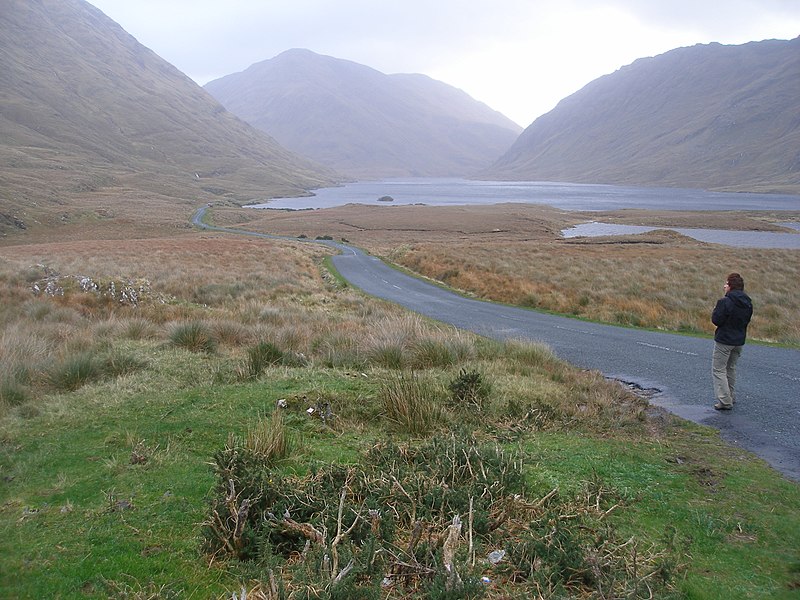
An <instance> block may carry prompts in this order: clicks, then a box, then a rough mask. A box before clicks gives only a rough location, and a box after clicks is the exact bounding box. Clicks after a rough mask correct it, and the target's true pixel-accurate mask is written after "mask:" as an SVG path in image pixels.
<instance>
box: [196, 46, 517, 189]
mask: <svg viewBox="0 0 800 600" xmlns="http://www.w3.org/2000/svg"><path fill="white" fill-rule="evenodd" d="M205 88H206V89H207V90H208V91H209V92H211V93H212V94H213V95H214V97H215V98H217V99H218V100H219V101H220V102H222V104H224V105H225V107H226V108H228V110H230V111H231V112H233V113H234V114H236V115H238V116H239V117H241V118H242V119H244V120H245V121H247V122H248V123H250V124H251V125H253V126H255V127H258V128H259V129H261V130H262V131H265V132H267V133H269V134H270V135H272V136H274V137H275V138H276V139H277V140H278V141H279V142H280V143H281V144H283V145H285V146H286V147H287V148H290V149H292V150H294V151H296V152H299V153H301V154H303V155H304V156H309V157H311V158H313V159H315V160H317V161H319V162H321V163H323V164H325V165H328V166H329V167H332V168H334V169H336V170H338V171H340V172H343V173H347V174H349V175H353V176H356V177H387V176H409V175H411V176H419V177H423V176H427V177H431V176H440V177H441V176H457V175H468V174H472V173H474V172H476V171H478V170H479V169H484V168H486V167H488V166H489V165H490V164H491V163H492V162H493V161H494V160H495V159H496V158H497V157H498V156H500V155H501V154H502V153H503V152H505V151H506V150H507V149H508V148H509V147H510V146H511V144H512V143H513V142H514V140H515V139H516V137H517V135H518V134H519V132H520V131H521V128H520V127H519V126H518V125H516V124H515V123H513V122H512V121H511V120H509V119H508V118H506V117H504V116H503V115H501V114H500V113H498V112H496V111H493V110H491V109H490V108H489V107H488V106H486V105H485V104H482V103H480V102H478V101H476V100H474V99H473V98H471V97H470V96H468V95H467V94H466V93H464V92H462V91H461V90H458V89H456V88H453V87H451V86H449V85H446V84H444V83H441V82H439V81H436V80H433V79H430V78H429V77H426V76H424V75H385V74H383V73H380V72H379V71H376V70H374V69H371V68H369V67H366V66H364V65H360V64H357V63H353V62H350V61H346V60H340V59H336V58H333V57H330V56H320V55H318V54H315V53H313V52H311V51H309V50H290V51H287V52H284V53H283V54H281V55H279V56H277V57H275V58H273V59H270V60H266V61H263V62H260V63H257V64H254V65H252V66H251V67H250V68H248V69H246V70H245V71H243V72H241V73H235V74H232V75H228V76H226V77H223V78H221V79H217V80H215V81H212V82H210V83H208V84H206V86H205Z"/></svg>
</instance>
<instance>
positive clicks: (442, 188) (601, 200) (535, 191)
mask: <svg viewBox="0 0 800 600" xmlns="http://www.w3.org/2000/svg"><path fill="white" fill-rule="evenodd" d="M386 196H389V197H391V198H392V199H393V200H392V201H391V202H387V201H382V200H379V198H384V197H386ZM505 202H517V203H525V204H547V205H549V206H554V207H556V208H560V209H562V210H573V211H592V210H617V209H622V208H642V209H649V210H676V211H707V210H708V211H719V210H769V211H798V212H800V196H793V195H785V194H752V193H733V192H707V191H705V190H697V189H690V188H643V187H632V186H618V185H599V184H580V183H558V182H536V181H533V182H532V181H527V182H519V181H472V180H468V179H389V180H385V181H359V182H355V183H349V184H347V185H344V186H341V187H335V188H323V189H319V190H317V191H316V192H315V195H314V196H308V197H305V198H276V199H274V200H270V201H268V202H264V203H261V204H251V205H249V207H250V208H269V209H282V210H286V209H289V210H306V209H316V208H332V207H334V206H342V205H345V204H369V205H375V206H387V207H391V206H402V205H410V204H425V205H428V206H458V205H464V204H484V205H489V204H502V203H505ZM783 225H787V226H789V227H794V226H795V225H797V224H789V223H783ZM653 229H656V228H655V227H638V226H633V225H612V224H609V223H584V224H583V225H579V226H578V227H576V228H573V229H568V230H564V231H563V232H562V234H563V235H564V236H565V237H575V236H580V235H582V236H599V235H624V234H630V233H641V232H644V231H652V230H653ZM665 229H672V230H674V231H678V232H680V233H682V234H684V235H687V236H689V237H692V238H695V239H698V240H701V241H704V242H711V243H716V244H724V245H727V246H737V247H742V248H789V249H798V248H800V235H798V234H794V233H773V232H759V231H727V230H720V229H677V228H674V227H670V228H665Z"/></svg>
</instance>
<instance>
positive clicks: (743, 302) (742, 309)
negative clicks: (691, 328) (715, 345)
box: [711, 290, 753, 346]
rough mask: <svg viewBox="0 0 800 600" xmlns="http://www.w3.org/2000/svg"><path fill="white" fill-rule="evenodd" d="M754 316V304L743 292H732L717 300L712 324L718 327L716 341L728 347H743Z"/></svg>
mask: <svg viewBox="0 0 800 600" xmlns="http://www.w3.org/2000/svg"><path fill="white" fill-rule="evenodd" d="M752 316H753V302H752V301H751V300H750V297H749V296H748V295H747V294H745V293H744V292H743V291H742V290H731V291H729V292H728V293H727V294H725V297H724V298H720V299H719V300H717V305H716V306H715V307H714V312H713V313H711V322H712V323H714V325H716V326H717V331H716V332H715V333H714V341H716V342H719V343H720V344H725V345H727V346H743V345H744V340H745V337H746V336H747V324H748V323H750V318H751V317H752Z"/></svg>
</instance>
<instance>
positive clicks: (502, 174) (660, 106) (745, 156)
mask: <svg viewBox="0 0 800 600" xmlns="http://www.w3.org/2000/svg"><path fill="white" fill-rule="evenodd" d="M482 176H483V177H487V178H496V179H505V180H550V181H570V182H579V183H581V182H583V183H614V184H633V185H646V186H678V187H697V188H705V189H720V188H724V189H729V190H750V191H771V192H788V193H800V38H797V39H794V40H791V41H781V40H769V41H763V42H751V43H748V44H744V45H740V46H723V45H720V44H708V45H697V46H693V47H689V48H679V49H676V50H672V51H670V52H667V53H665V54H661V55H659V56H656V57H653V58H642V59H639V60H637V61H635V62H634V63H633V64H631V65H628V66H626V67H623V68H622V69H620V70H618V71H617V72H615V73H612V74H610V75H606V76H604V77H601V78H599V79H596V80H595V81H592V82H591V83H589V84H588V85H587V86H586V87H584V88H583V89H581V90H580V91H578V92H577V93H575V94H573V95H572V96H569V97H568V98H565V99H564V100H562V101H561V102H560V103H559V104H558V105H557V106H556V108H554V109H553V110H552V111H551V112H549V113H547V114H546V115H543V116H542V117H540V118H538V119H537V120H536V121H534V122H533V124H532V125H530V126H529V127H528V128H527V129H526V130H525V131H524V132H523V133H522V135H520V136H519V139H518V140H517V141H516V143H515V144H514V145H513V146H512V147H511V149H510V150H508V152H506V153H505V155H503V156H502V157H501V158H500V159H499V160H498V161H497V163H495V165H494V166H493V167H492V168H491V169H489V170H487V171H485V172H484V173H483V174H482Z"/></svg>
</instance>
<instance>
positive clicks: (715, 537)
mask: <svg viewBox="0 0 800 600" xmlns="http://www.w3.org/2000/svg"><path fill="white" fill-rule="evenodd" d="M510 348H511V350H512V353H513V354H516V355H517V356H523V357H526V358H530V352H527V353H526V352H523V351H522V350H520V349H519V348H518V347H517V346H511V347H510ZM150 360H151V362H152V361H155V364H156V365H161V366H162V367H163V368H162V369H156V371H155V372H153V371H152V370H150V371H141V372H136V373H133V374H131V375H129V376H128V377H127V380H126V382H125V384H124V386H121V385H120V383H119V382H118V381H104V382H99V383H95V384H91V385H86V386H84V387H82V388H81V389H79V390H78V391H76V392H73V393H72V394H70V397H69V404H68V405H61V404H58V403H54V404H53V405H51V406H44V407H43V409H42V411H43V414H42V415H41V416H39V417H36V418H31V419H28V420H24V421H22V420H20V421H16V425H15V426H9V424H7V425H6V427H5V428H4V431H3V435H2V446H1V448H2V455H1V458H0V467H1V468H2V470H1V471H0V472H1V473H2V478H3V484H2V485H3V487H2V495H0V524H1V525H0V527H1V529H0V531H2V540H0V556H2V557H3V558H2V561H0V565H2V567H1V570H0V587H2V589H3V590H4V593H6V594H7V596H8V597H15V598H42V597H86V598H105V597H109V596H113V595H114V594H119V593H121V592H120V590H128V592H129V593H132V592H134V591H138V592H139V593H140V594H142V596H140V597H151V596H146V595H145V593H151V594H152V593H155V592H158V593H159V594H160V595H157V596H152V597H164V598H166V597H182V598H183V597H186V598H216V597H220V598H221V597H223V595H224V594H228V597H229V596H230V593H232V591H235V590H238V589H239V586H240V585H241V583H242V582H245V583H246V582H247V580H248V578H249V577H250V576H251V573H250V571H249V570H248V565H247V564H246V563H236V562H235V561H234V562H226V563H214V564H212V565H209V564H208V557H204V556H203V555H202V554H201V553H200V538H199V536H200V526H199V524H200V523H201V522H203V520H204V519H205V518H206V516H207V510H208V506H209V501H210V493H211V490H212V488H213V486H214V476H213V473H212V470H211V468H210V466H209V463H210V461H211V457H212V456H213V455H214V454H215V453H216V452H218V451H219V450H220V449H222V448H223V447H224V446H225V445H226V443H227V440H228V438H229V435H230V434H231V433H233V434H235V435H238V436H241V437H242V438H244V437H245V436H246V435H247V434H248V432H249V433H250V434H251V435H252V434H253V432H254V431H256V430H257V429H258V424H259V423H263V420H264V415H265V414H268V413H269V412H271V411H272V410H273V407H274V406H275V403H276V402H277V400H279V399H285V400H286V401H287V404H288V412H287V414H286V417H285V426H286V428H287V429H288V430H289V431H290V432H291V433H292V435H295V436H301V437H302V439H303V440H304V442H303V444H301V445H300V446H299V448H298V449H296V450H295V452H294V453H293V455H292V456H293V458H292V460H290V461H289V465H288V466H286V467H285V469H286V472H295V473H299V474H302V473H307V472H308V470H309V469H310V468H312V467H314V466H315V465H317V466H318V467H322V466H327V465H329V464H331V463H334V464H352V463H354V462H356V461H358V460H359V456H360V453H361V452H362V451H364V450H366V448H368V447H369V446H370V445H371V444H373V443H374V442H375V441H377V440H380V439H383V438H385V437H386V435H387V433H386V431H385V430H384V429H383V427H382V426H381V425H380V421H381V417H380V416H379V415H380V412H381V411H380V408H378V409H377V417H376V414H375V413H370V412H369V411H368V410H367V409H366V408H365V406H364V405H367V404H370V403H372V404H375V403H378V402H379V400H378V399H379V398H380V395H381V390H382V389H384V390H385V389H386V386H387V384H386V383H385V382H386V381H387V380H388V381H389V382H390V383H389V384H388V385H389V387H391V386H392V385H393V384H392V383H391V382H392V381H394V382H395V384H394V385H396V383H397V381H399V379H398V376H397V375H391V372H389V373H386V376H385V377H384V375H381V372H380V371H378V372H374V371H371V375H369V376H367V377H352V376H351V375H350V374H348V373H347V372H344V371H337V370H328V369H318V368H299V369H291V368H286V367H275V368H270V369H267V370H266V371H265V378H262V379H261V380H259V381H255V382H249V381H248V382H245V383H238V384H235V385H212V383H211V375H210V374H209V373H207V372H205V369H204V361H205V360H207V359H205V358H204V355H202V354H200V355H198V354H192V353H185V352H184V353H179V352H177V351H174V350H173V351H171V350H169V349H163V348H162V349H157V348H155V349H154V350H153V351H152V354H151V358H150ZM537 360H538V355H537ZM176 363H177V364H176ZM177 373H184V374H185V376H184V378H183V379H181V380H179V381H181V382H182V383H181V384H179V385H177V386H176V384H175V381H176V379H175V377H176V374H177ZM457 373H458V372H457V371H454V372H450V373H449V374H448V376H449V377H450V378H452V377H454V376H455V375H457ZM408 381H410V380H405V383H406V385H404V386H400V388H401V390H402V389H405V388H407V387H408ZM444 381H446V378H444V379H443V382H444ZM190 382H191V383H190ZM412 387H413V386H412ZM159 390H160V391H159ZM415 390H416V388H415ZM417 391H418V390H417ZM323 392H324V393H323ZM322 396H324V397H325V398H328V399H329V400H331V405H332V407H333V411H334V413H337V414H338V415H339V417H338V423H336V424H335V426H334V427H330V426H325V425H323V424H322V423H321V422H320V421H319V420H318V419H315V418H312V417H308V416H307V415H306V413H305V408H307V406H309V405H313V404H314V403H315V402H317V400H319V398H320V397H322ZM112 398H113V399H112ZM369 419H373V420H374V422H373V423H372V424H370V423H369V422H368V421H369ZM390 430H391V428H390ZM494 433H495V434H497V433H502V432H501V431H495V432H494ZM388 435H390V436H391V435H392V434H388ZM504 435H505V437H508V439H509V442H508V443H509V448H516V449H517V450H518V451H521V452H522V453H523V455H524V457H525V460H524V463H525V469H524V472H525V474H526V479H527V481H528V484H529V486H530V492H529V493H530V495H531V497H532V498H536V497H544V496H545V495H546V494H547V493H549V492H550V491H551V490H553V489H554V488H558V493H559V495H562V496H564V497H568V496H575V495H579V494H580V492H581V490H582V489H583V488H584V487H585V484H586V482H591V481H593V480H599V481H602V485H603V486H605V488H606V489H608V490H613V493H614V494H615V495H616V496H618V497H620V498H622V499H623V501H622V503H621V505H620V506H619V507H618V508H617V509H615V510H614V511H613V512H612V516H611V519H613V522H614V524H615V526H616V527H618V528H619V529H620V530H621V531H622V532H624V534H625V536H635V537H636V539H638V540H640V541H641V542H642V543H644V544H650V543H657V542H659V541H660V540H662V539H664V537H665V536H672V537H673V538H674V539H675V540H677V542H678V543H679V544H682V547H685V551H686V553H687V554H686V556H685V567H686V571H685V575H682V576H681V579H680V580H679V581H678V589H679V590H680V591H681V592H682V594H683V595H682V596H681V597H687V598H719V599H722V598H787V599H788V598H792V597H793V596H794V597H796V593H797V592H796V589H794V591H793V590H792V589H790V586H791V585H796V584H797V582H798V574H797V565H798V558H799V557H798V554H797V548H800V517H798V515H800V491H799V490H798V486H797V485H796V484H794V483H790V482H787V481H785V480H782V479H781V478H780V477H778V476H777V475H776V474H775V473H774V472H772V471H771V470H770V469H768V468H767V467H765V466H764V465H763V464H762V463H761V462H760V461H758V460H753V459H752V458H751V457H749V455H747V454H746V453H744V452H741V451H737V450H731V449H730V448H729V447H727V446H725V445H724V444H723V443H722V442H721V441H720V440H719V438H718V436H717V435H716V434H713V433H711V432H710V430H707V429H704V428H700V427H695V426H689V425H685V424H683V425H678V426H675V425H671V426H669V427H668V428H667V429H666V431H665V432H664V433H663V434H660V435H658V436H656V437H648V436H633V437H631V436H628V435H621V436H618V437H615V436H614V435H608V434H606V435H604V436H600V437H597V436H591V435H586V433H585V432H583V433H581V432H569V431H542V430H539V431H527V432H525V431H523V432H519V431H515V430H514V428H513V427H512V428H511V429H509V430H508V433H507V434H504ZM509 436H510V437H509ZM399 439H402V437H401V438H399ZM512 439H514V440H516V441H513V442H512V441H510V440H512ZM134 451H136V452H137V453H138V454H139V455H142V456H144V457H146V460H145V461H144V462H140V461H138V462H133V461H132V457H133V453H134ZM129 505H130V508H128V506H129ZM765 507H768V510H765ZM126 586H127V587H126ZM170 593H174V594H175V595H174V596H170ZM131 597H133V596H131Z"/></svg>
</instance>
